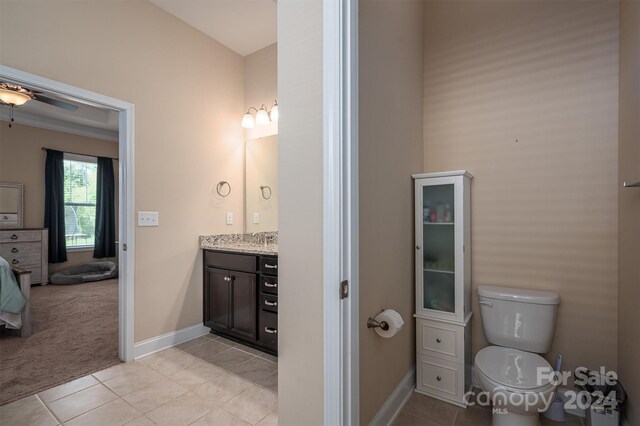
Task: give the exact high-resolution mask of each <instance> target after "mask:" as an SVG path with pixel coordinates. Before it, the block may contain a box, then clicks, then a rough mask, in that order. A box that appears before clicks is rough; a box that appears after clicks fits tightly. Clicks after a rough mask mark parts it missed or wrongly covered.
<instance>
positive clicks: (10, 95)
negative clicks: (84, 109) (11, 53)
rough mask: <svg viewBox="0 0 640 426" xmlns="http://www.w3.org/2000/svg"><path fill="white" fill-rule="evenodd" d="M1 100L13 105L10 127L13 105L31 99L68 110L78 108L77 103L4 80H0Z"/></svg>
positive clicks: (21, 103) (18, 104) (22, 103)
mask: <svg viewBox="0 0 640 426" xmlns="http://www.w3.org/2000/svg"><path fill="white" fill-rule="evenodd" d="M0 101H2V104H6V105H9V106H11V121H10V122H9V127H11V123H13V121H14V120H13V107H15V106H20V105H24V104H25V103H26V102H29V101H38V102H42V103H45V104H49V105H53V106H55V107H58V108H62V109H66V110H67V111H75V110H77V109H78V107H77V106H76V105H73V104H70V103H67V102H63V101H59V100H57V99H52V98H49V97H47V96H43V95H42V94H41V93H40V92H36V91H35V90H29V89H27V88H25V87H22V86H17V85H15V84H11V83H4V82H0Z"/></svg>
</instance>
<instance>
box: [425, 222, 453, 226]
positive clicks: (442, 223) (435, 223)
mask: <svg viewBox="0 0 640 426" xmlns="http://www.w3.org/2000/svg"><path fill="white" fill-rule="evenodd" d="M423 224H424V225H453V224H454V223H453V222H423Z"/></svg>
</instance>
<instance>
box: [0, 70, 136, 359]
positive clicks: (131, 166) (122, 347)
mask: <svg viewBox="0 0 640 426" xmlns="http://www.w3.org/2000/svg"><path fill="white" fill-rule="evenodd" d="M0 79H1V80H3V81H10V82H13V83H15V84H18V85H24V86H26V87H28V88H30V89H36V90H41V91H46V92H50V93H54V94H57V95H61V96H64V97H67V98H69V99H71V100H76V101H79V102H83V103H87V104H90V105H93V106H97V107H102V108H108V109H112V110H115V111H118V113H119V114H118V116H119V117H118V118H119V126H118V144H119V146H118V148H119V162H118V163H119V165H118V175H119V182H120V191H119V203H120V204H119V205H120V209H119V212H118V220H119V230H118V241H119V245H118V254H119V265H118V267H119V279H118V293H119V294H118V319H119V321H118V323H119V324H118V354H119V357H120V359H121V360H122V361H131V360H133V356H134V354H133V347H134V324H133V322H134V312H135V308H134V285H135V227H134V226H135V129H134V106H133V104H131V103H129V102H125V101H121V100H118V99H114V98H111V97H109V96H104V95H101V94H98V93H94V92H90V91H88V90H84V89H81V88H79V87H75V86H71V85H69V84H65V83H61V82H58V81H55V80H50V79H48V78H44V77H40V76H37V75H34V74H30V73H27V72H24V71H20V70H17V69H15V68H11V67H7V66H4V65H0Z"/></svg>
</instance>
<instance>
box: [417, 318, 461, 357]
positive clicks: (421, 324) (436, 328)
mask: <svg viewBox="0 0 640 426" xmlns="http://www.w3.org/2000/svg"><path fill="white" fill-rule="evenodd" d="M416 324H417V327H416V334H417V336H416V340H417V342H418V345H417V347H418V353H419V354H424V355H429V356H433V357H436V358H441V359H444V360H446V361H450V362H455V363H463V362H464V353H463V352H464V351H463V348H464V327H462V326H456V325H453V324H447V323H443V322H439V321H430V320H427V319H423V318H418V320H417V322H416Z"/></svg>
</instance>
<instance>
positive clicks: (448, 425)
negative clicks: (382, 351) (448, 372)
mask: <svg viewBox="0 0 640 426" xmlns="http://www.w3.org/2000/svg"><path fill="white" fill-rule="evenodd" d="M540 423H541V425H542V426H553V425H558V426H560V425H563V426H581V425H583V422H582V419H581V418H580V417H576V416H571V415H568V416H567V421H566V422H563V423H558V422H554V421H552V420H549V419H547V418H546V417H544V416H540ZM393 425H394V426H490V425H491V409H490V408H484V407H478V406H473V407H467V408H460V407H456V406H454V405H451V404H447V403H446V402H442V401H440V400H437V399H434V398H430V397H428V396H425V395H422V394H419V393H416V392H414V393H413V394H412V395H411V398H410V399H409V401H407V403H406V404H405V406H404V407H403V408H402V411H400V414H398V416H397V417H396V419H395V421H394V423H393Z"/></svg>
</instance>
